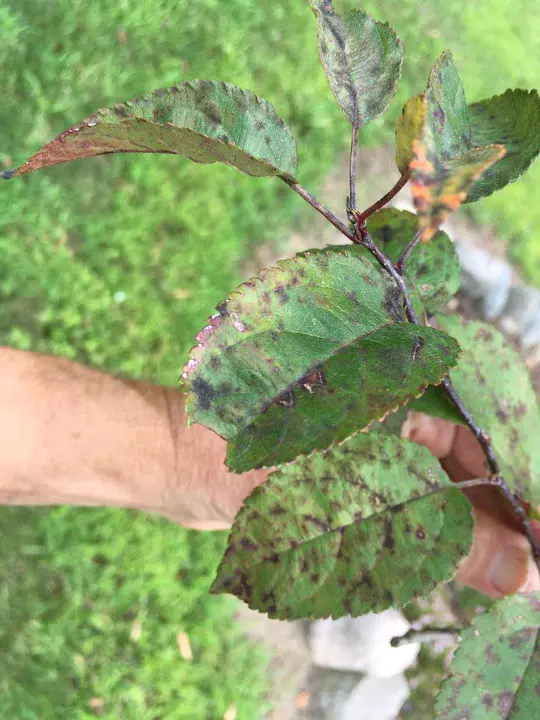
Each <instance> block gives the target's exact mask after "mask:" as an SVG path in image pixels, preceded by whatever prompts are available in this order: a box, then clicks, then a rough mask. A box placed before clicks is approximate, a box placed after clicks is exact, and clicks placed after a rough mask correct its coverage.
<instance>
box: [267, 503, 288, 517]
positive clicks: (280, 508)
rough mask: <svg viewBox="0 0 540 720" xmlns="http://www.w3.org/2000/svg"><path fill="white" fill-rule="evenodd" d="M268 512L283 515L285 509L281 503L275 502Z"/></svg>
mask: <svg viewBox="0 0 540 720" xmlns="http://www.w3.org/2000/svg"><path fill="white" fill-rule="evenodd" d="M268 512H269V513H270V515H284V514H285V513H286V512H287V510H286V509H285V508H284V507H283V506H282V505H278V504H277V503H276V505H272V507H271V508H270V509H269V510H268Z"/></svg>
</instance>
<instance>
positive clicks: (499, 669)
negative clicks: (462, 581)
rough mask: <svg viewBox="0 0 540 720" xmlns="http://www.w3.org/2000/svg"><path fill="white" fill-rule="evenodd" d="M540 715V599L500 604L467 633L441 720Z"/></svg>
mask: <svg viewBox="0 0 540 720" xmlns="http://www.w3.org/2000/svg"><path fill="white" fill-rule="evenodd" d="M539 709H540V593H528V594H524V595H514V596H512V597H508V598H505V599H504V600H501V601H500V602H498V603H496V604H495V605H494V606H493V607H492V608H491V609H490V611H489V612H487V613H484V614H483V615H479V616H478V617H477V618H476V619H475V620H474V621H473V623H472V625H471V627H469V628H467V629H466V630H464V632H463V634H462V641H461V644H460V646H459V648H458V649H457V651H456V654H455V656H454V659H453V661H452V664H451V666H450V677H449V678H448V679H447V680H445V681H444V682H443V685H442V688H441V691H440V693H439V695H438V697H437V703H436V706H435V711H436V717H437V720H459V719H460V718H466V720H501V718H508V719H509V720H510V719H511V720H533V718H537V717H538V716H539Z"/></svg>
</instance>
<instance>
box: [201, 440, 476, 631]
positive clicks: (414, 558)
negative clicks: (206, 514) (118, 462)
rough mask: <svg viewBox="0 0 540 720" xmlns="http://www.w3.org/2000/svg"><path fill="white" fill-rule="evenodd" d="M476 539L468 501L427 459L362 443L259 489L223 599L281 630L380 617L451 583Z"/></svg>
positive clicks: (219, 586)
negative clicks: (278, 623)
mask: <svg viewBox="0 0 540 720" xmlns="http://www.w3.org/2000/svg"><path fill="white" fill-rule="evenodd" d="M472 529H473V520H472V514H471V509H470V505H469V503H468V501H467V499H466V498H465V497H464V495H463V494H462V493H461V492H460V491H459V490H456V489H455V488H453V487H452V483H451V482H450V479H449V478H448V476H447V475H446V474H445V473H444V472H443V471H442V469H441V467H440V465H439V463H438V462H437V460H435V459H434V458H433V456H432V455H430V453H429V452H428V451H427V450H426V449H425V448H421V447H420V446H418V445H415V444H413V443H411V442H408V441H406V440H401V439H400V438H396V437H393V436H391V435H385V434H382V433H367V434H365V433H360V434H359V435H356V436H355V437H354V438H351V439H350V440H348V441H347V442H346V443H344V444H343V445H341V446H340V447H335V448H332V449H331V450H329V451H328V452H326V453H320V452H319V453H315V454H313V455H312V456H311V457H309V458H303V459H301V460H299V461H297V462H296V463H294V464H292V465H288V466H287V467H284V468H282V469H281V470H280V471H278V472H275V473H273V474H272V475H271V476H270V478H269V479H268V480H267V481H266V482H265V483H264V484H263V485H261V486H259V487H258V488H256V489H255V491H254V492H253V493H252V494H251V495H250V496H249V498H248V499H247V500H246V502H245V503H244V506H243V507H242V509H241V510H240V512H239V514H238V515H237V517H236V520H235V523H234V526H233V529H232V531H231V535H230V537H229V546H228V549H227V551H226V553H225V556H224V557H223V559H222V561H221V565H220V567H219V570H218V575H217V579H216V581H215V582H214V585H213V588H212V589H213V591H214V592H229V593H233V594H235V595H237V596H238V597H239V598H241V599H242V600H244V601H245V602H247V603H248V605H249V606H250V607H252V608H255V609H257V610H260V611H262V612H266V613H268V614H269V615H270V616H271V617H277V618H281V619H284V618H286V619H295V618H306V617H327V616H332V617H334V618H336V617H341V616H342V615H346V614H350V615H353V616H356V615H362V614H364V613H367V612H379V611H381V610H384V609H386V608H389V607H392V606H402V605H404V604H405V603H407V602H409V601H410V600H412V599H414V598H416V597H420V596H423V595H426V594H428V593H429V592H430V591H431V590H433V588H434V587H435V586H436V585H437V584H438V583H440V582H443V581H445V580H448V579H449V578H450V577H452V576H453V574H454V573H455V571H456V568H457V565H458V563H459V561H460V560H461V559H462V558H463V557H464V555H466V554H467V553H468V551H469V548H470V545H471V542H472Z"/></svg>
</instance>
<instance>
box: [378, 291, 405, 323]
mask: <svg viewBox="0 0 540 720" xmlns="http://www.w3.org/2000/svg"><path fill="white" fill-rule="evenodd" d="M382 306H383V308H384V310H385V311H386V312H387V314H388V315H389V316H390V318H391V319H392V320H393V321H394V322H402V321H403V319H404V314H403V298H402V296H401V291H400V289H399V288H398V286H397V285H394V284H392V285H390V286H389V287H388V290H386V292H385V293H384V297H383V299H382Z"/></svg>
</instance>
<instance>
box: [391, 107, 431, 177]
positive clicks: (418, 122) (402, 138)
mask: <svg viewBox="0 0 540 720" xmlns="http://www.w3.org/2000/svg"><path fill="white" fill-rule="evenodd" d="M427 110H428V104H427V100H426V97H425V95H416V96H415V97H412V98H409V99H408V100H407V102H406V103H405V106H404V108H403V111H402V113H401V115H400V118H399V120H398V123H397V126H396V164H397V166H398V169H399V171H400V173H401V174H402V175H405V174H406V173H408V172H409V165H410V163H411V160H412V159H413V151H412V146H413V142H414V141H415V140H416V138H418V137H419V136H420V134H421V132H422V128H423V127H424V124H425V122H426V118H427Z"/></svg>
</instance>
